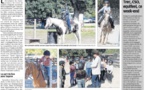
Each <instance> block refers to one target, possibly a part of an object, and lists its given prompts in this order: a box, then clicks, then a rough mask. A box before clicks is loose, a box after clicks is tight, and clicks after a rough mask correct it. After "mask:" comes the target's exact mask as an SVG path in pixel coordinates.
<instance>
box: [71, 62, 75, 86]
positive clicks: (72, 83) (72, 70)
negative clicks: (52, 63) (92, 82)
mask: <svg viewBox="0 0 145 90" xmlns="http://www.w3.org/2000/svg"><path fill="white" fill-rule="evenodd" d="M75 71H76V67H75V65H74V62H73V61H70V85H71V87H72V86H74V85H75V84H76V82H75V78H74V76H75Z"/></svg>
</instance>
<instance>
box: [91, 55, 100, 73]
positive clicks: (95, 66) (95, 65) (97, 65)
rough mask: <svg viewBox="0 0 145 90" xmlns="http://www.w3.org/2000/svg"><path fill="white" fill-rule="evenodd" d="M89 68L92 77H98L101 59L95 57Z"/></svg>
mask: <svg viewBox="0 0 145 90" xmlns="http://www.w3.org/2000/svg"><path fill="white" fill-rule="evenodd" d="M91 67H92V74H93V75H100V73H101V70H100V68H101V59H100V57H99V56H97V57H96V58H95V59H93V61H92V65H91Z"/></svg>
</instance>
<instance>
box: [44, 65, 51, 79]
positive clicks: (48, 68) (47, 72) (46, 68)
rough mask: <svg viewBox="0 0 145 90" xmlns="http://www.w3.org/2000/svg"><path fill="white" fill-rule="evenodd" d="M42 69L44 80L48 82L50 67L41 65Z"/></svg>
mask: <svg viewBox="0 0 145 90" xmlns="http://www.w3.org/2000/svg"><path fill="white" fill-rule="evenodd" d="M43 68H44V79H45V80H48V79H49V76H50V67H49V66H44V65H43Z"/></svg>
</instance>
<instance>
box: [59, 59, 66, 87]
mask: <svg viewBox="0 0 145 90" xmlns="http://www.w3.org/2000/svg"><path fill="white" fill-rule="evenodd" d="M64 65H65V62H64V61H59V77H60V87H61V88H64V84H65V75H66V71H65V69H64Z"/></svg>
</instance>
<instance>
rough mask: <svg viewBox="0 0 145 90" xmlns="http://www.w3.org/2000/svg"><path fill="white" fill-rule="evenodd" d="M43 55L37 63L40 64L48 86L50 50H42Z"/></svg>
mask: <svg viewBox="0 0 145 90" xmlns="http://www.w3.org/2000/svg"><path fill="white" fill-rule="evenodd" d="M43 55H44V56H43V57H42V58H41V59H40V60H39V64H41V69H42V72H43V75H44V79H45V82H46V84H47V85H48V86H49V78H50V61H51V59H50V52H49V51H48V50H46V51H44V53H43Z"/></svg>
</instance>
